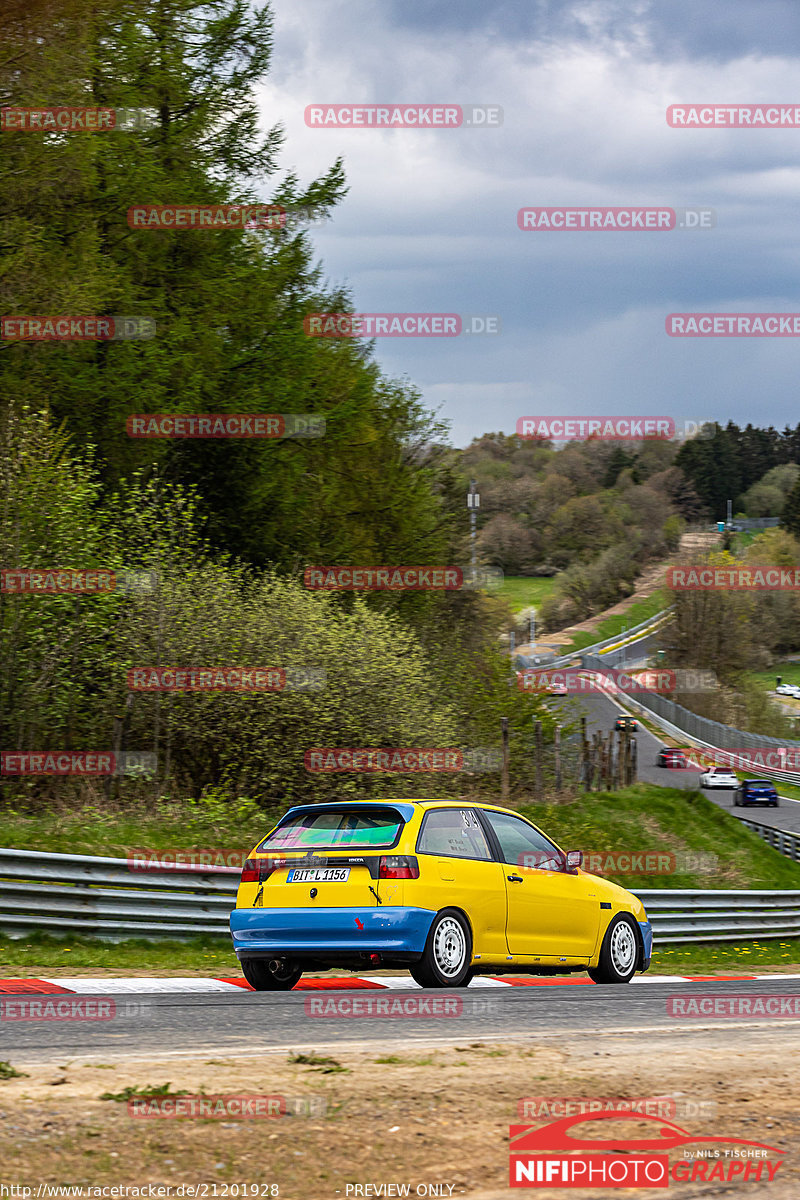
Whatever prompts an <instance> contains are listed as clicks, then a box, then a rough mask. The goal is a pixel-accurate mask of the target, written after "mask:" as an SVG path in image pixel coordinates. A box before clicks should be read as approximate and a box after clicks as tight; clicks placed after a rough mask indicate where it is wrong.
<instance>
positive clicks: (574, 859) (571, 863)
mask: <svg viewBox="0 0 800 1200" xmlns="http://www.w3.org/2000/svg"><path fill="white" fill-rule="evenodd" d="M582 862H583V852H582V851H581V850H568V851H567V870H568V871H576V870H577V869H578V867H579V866H580V865H581V863H582Z"/></svg>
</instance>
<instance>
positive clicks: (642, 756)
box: [574, 693, 800, 833]
mask: <svg viewBox="0 0 800 1200" xmlns="http://www.w3.org/2000/svg"><path fill="white" fill-rule="evenodd" d="M574 703H575V705H576V706H577V707H578V711H579V712H582V713H584V714H585V715H586V728H587V732H588V733H589V734H592V733H595V732H596V731H598V730H599V731H600V732H602V733H604V734H606V733H608V731H609V730H610V729H613V727H614V722H615V720H616V719H617V717H618V715H619V714H620V712H627V711H628V710H627V709H623V708H621V707H620V706H618V705H617V704H615V703H614V701H613V700H610V699H609V698H608V697H607V696H603V695H601V694H599V693H598V694H596V695H585V696H581V697H580V698H578V699H576V700H575V701H574ZM635 737H636V741H637V746H638V754H639V759H638V777H639V779H640V780H642V781H643V782H645V783H657V784H659V786H660V787H673V788H684V789H686V790H691V789H692V788H696V787H697V779H698V773H697V772H696V771H693V770H687V769H685V768H683V769H680V770H670V769H669V768H667V767H657V766H656V765H655V764H656V758H657V756H658V752H659V750H660V749H661V747H662V746H663V745H664V743H663V742H661V741H659V739H658V738H657V737H655V736H654V735H653V734H652V733H651V732H650V731H649V729H645V728H644V726H642V725H640V726H639V732H638V733H637V734H636V735H635ZM687 745H688V743H687ZM777 787H778V793H779V794H780V790H781V787H780V783H778V784H777ZM703 795H704V796H707V797H708V799H709V800H713V802H714V803H715V804H718V805H719V806H720V807H721V808H724V809H726V810H727V811H728V812H729V813H730V814H731V816H734V817H743V818H746V819H748V820H751V821H758V822H759V824H761V825H769V826H771V827H772V828H773V829H786V830H788V831H790V832H792V833H800V800H789V799H787V798H785V797H784V798H783V799H782V800H781V803H780V807H778V808H766V807H765V806H763V805H759V806H755V805H754V806H752V807H750V808H734V807H733V805H732V795H733V794H732V792H728V791H723V790H722V789H721V788H719V789H718V788H714V789H712V790H710V791H709V790H707V789H703Z"/></svg>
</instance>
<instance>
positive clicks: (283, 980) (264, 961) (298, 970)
mask: <svg viewBox="0 0 800 1200" xmlns="http://www.w3.org/2000/svg"><path fill="white" fill-rule="evenodd" d="M242 974H243V975H244V977H245V979H246V980H247V982H248V983H249V984H250V987H251V988H255V990H256V991H257V992H288V991H290V990H291V989H292V988H293V987H294V985H295V984H296V983H297V981H298V980H299V978H300V976H301V975H302V974H303V968H302V967H298V966H295V964H294V963H291V962H286V961H285V960H283V959H270V958H243V959H242Z"/></svg>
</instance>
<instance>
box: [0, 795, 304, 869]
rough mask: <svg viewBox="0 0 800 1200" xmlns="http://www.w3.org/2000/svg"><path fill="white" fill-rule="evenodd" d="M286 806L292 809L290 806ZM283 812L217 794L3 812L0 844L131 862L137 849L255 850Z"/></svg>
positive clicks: (0, 811)
mask: <svg viewBox="0 0 800 1200" xmlns="http://www.w3.org/2000/svg"><path fill="white" fill-rule="evenodd" d="M287 807H288V805H287ZM284 811H285V809H283V808H281V809H273V810H272V811H266V810H264V809H260V808H258V807H257V806H256V805H255V804H254V803H253V802H252V801H250V800H230V801H229V800H227V799H226V798H224V797H222V796H219V795H211V796H206V797H203V798H202V799H200V800H182V801H179V802H174V801H161V802H159V803H158V804H157V805H155V806H154V805H149V806H148V807H147V808H141V809H135V808H132V809H126V810H113V809H112V810H103V809H99V808H95V807H92V806H88V807H84V808H81V809H76V810H72V811H69V810H65V811H55V812H52V811H50V812H48V811H41V812H34V813H31V812H26V811H24V810H22V809H14V808H5V809H0V846H3V847H5V848H13V849H16V850H51V851H53V852H55V853H60V854H96V855H107V856H109V857H111V858H127V857H128V855H129V854H130V853H132V852H133V851H135V850H139V849H151V850H162V851H163V850H170V849H175V848H181V849H187V850H188V849H197V850H214V851H219V850H222V851H227V850H232V851H236V850H240V851H245V852H247V851H249V850H252V848H253V846H255V844H256V842H257V841H259V840H260V839H261V838H263V837H264V835H265V834H266V833H268V832H269V830H270V829H271V828H272V826H273V825H274V824H275V822H276V821H277V819H278V817H279V816H280V815H281V814H282V813H283V812H284Z"/></svg>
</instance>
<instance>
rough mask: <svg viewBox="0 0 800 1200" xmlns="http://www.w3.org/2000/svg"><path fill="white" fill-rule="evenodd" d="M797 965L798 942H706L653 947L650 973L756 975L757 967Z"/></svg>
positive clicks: (779, 940)
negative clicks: (703, 943) (721, 972)
mask: <svg viewBox="0 0 800 1200" xmlns="http://www.w3.org/2000/svg"><path fill="white" fill-rule="evenodd" d="M798 963H800V938H789V939H788V940H782V939H780V938H775V939H774V940H770V941H753V942H719V943H717V944H716V945H715V944H714V943H713V942H709V943H708V944H706V945H702V946H692V945H686V946H681V945H677V946H671V945H670V946H663V947H659V946H658V945H656V946H655V947H654V949H653V958H652V960H651V964H650V971H651V973H652V974H655V975H705V974H706V973H710V972H712V971H730V973H731V975H747V974H751V973H752V974H757V973H758V970H757V969H758V968H760V967H792V966H796V965H797V964H798Z"/></svg>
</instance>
